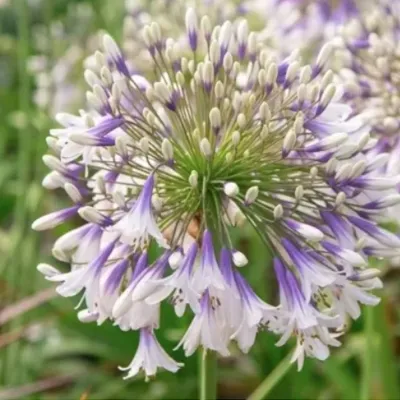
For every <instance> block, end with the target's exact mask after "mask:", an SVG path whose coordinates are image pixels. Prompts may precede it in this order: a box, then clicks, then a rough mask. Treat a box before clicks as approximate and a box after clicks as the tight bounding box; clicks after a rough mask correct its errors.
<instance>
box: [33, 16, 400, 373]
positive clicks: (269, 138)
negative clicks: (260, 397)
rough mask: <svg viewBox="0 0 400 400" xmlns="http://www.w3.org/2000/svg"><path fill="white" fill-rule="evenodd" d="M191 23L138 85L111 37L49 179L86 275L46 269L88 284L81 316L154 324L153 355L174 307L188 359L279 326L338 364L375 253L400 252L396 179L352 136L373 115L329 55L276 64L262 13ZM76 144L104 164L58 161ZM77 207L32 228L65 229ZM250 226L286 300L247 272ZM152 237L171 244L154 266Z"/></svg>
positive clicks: (60, 249) (364, 299) (61, 244)
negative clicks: (182, 321)
mask: <svg viewBox="0 0 400 400" xmlns="http://www.w3.org/2000/svg"><path fill="white" fill-rule="evenodd" d="M186 22H187V23H186V28H187V29H186V33H185V34H184V35H183V38H182V35H180V36H179V38H178V39H177V40H174V39H168V40H167V41H164V40H163V36H162V34H161V28H160V26H159V25H158V24H157V23H152V24H151V25H150V26H146V27H145V28H144V29H143V32H144V39H145V43H146V46H147V50H148V53H149V59H150V63H151V68H150V69H151V70H152V71H153V73H152V75H151V76H150V77H149V78H148V79H149V80H146V79H145V78H142V79H140V77H138V75H130V70H129V68H128V67H127V66H128V65H129V60H127V59H126V56H125V55H124V53H123V52H122V50H120V49H119V47H118V46H117V44H116V43H115V42H114V40H113V39H112V38H111V37H110V36H108V35H107V36H105V39H104V49H103V50H104V53H100V54H101V55H99V54H97V58H96V59H97V63H98V64H99V65H97V68H96V69H94V70H92V71H91V73H92V74H95V76H97V78H99V76H98V75H96V74H98V70H102V71H103V74H107V76H109V77H110V80H107V81H104V80H102V81H101V83H96V84H94V85H93V86H92V92H90V93H91V95H89V98H91V105H92V109H91V110H90V112H91V113H93V114H94V115H96V116H97V118H93V121H94V124H92V126H91V127H90V128H88V127H86V129H85V130H84V131H82V132H73V133H68V141H66V142H64V143H63V142H62V141H61V142H60V143H58V146H59V147H56V148H55V149H53V148H52V149H53V150H54V151H55V155H54V156H47V157H46V158H45V162H46V165H47V166H49V167H50V168H51V169H52V170H53V172H55V174H53V175H52V177H51V178H48V179H47V180H46V182H47V183H48V184H47V185H46V186H48V187H52V188H55V187H62V188H64V189H65V190H66V192H67V193H68V195H69V197H70V198H71V199H72V200H73V202H74V204H75V206H74V213H73V215H79V216H80V217H82V219H83V220H85V221H86V222H87V224H86V225H84V227H82V228H78V229H75V230H73V231H71V232H70V233H67V234H65V235H64V236H63V237H61V238H60V239H59V240H58V241H57V242H56V244H55V246H54V249H53V252H54V255H55V256H56V258H58V259H59V260H60V261H63V262H67V263H70V264H71V265H72V271H71V272H70V273H67V274H61V275H58V274H57V273H55V272H54V270H53V269H49V268H47V267H46V268H45V267H41V270H43V271H44V273H45V274H46V275H47V276H48V279H51V280H58V281H62V282H64V283H63V284H62V285H66V286H68V287H69V288H72V289H73V290H72V289H71V291H64V290H62V293H61V294H64V295H68V294H72V293H78V292H79V291H81V290H83V289H84V290H85V298H84V300H85V303H86V304H85V305H86V309H87V311H83V312H82V311H81V314H80V318H81V319H82V320H85V321H91V320H97V322H98V323H100V322H102V321H104V320H105V319H106V318H109V319H110V320H112V321H113V322H114V324H115V325H118V326H119V327H120V328H121V329H123V330H130V329H132V330H141V332H142V333H141V335H147V336H148V337H149V338H150V339H151V340H150V342H151V346H150V348H151V349H153V350H154V349H155V348H157V349H159V347H158V345H157V346H155V345H154V340H153V339H154V336H152V335H153V333H152V332H153V330H154V329H157V328H158V327H159V324H160V318H159V316H160V303H161V302H163V301H164V300H168V299H169V300H171V303H172V304H173V305H174V306H175V309H176V313H177V314H178V316H180V315H182V314H183V313H184V312H190V313H192V312H193V313H194V317H193V320H192V323H191V324H190V326H189V328H188V330H187V332H186V333H185V334H184V335H183V338H182V340H181V342H180V344H181V345H182V346H183V348H184V350H185V353H186V355H188V356H189V355H190V354H192V353H193V352H194V351H195V350H196V349H197V348H198V347H199V346H202V347H205V348H206V349H209V350H210V351H216V352H218V353H219V354H221V355H222V356H227V355H228V354H229V353H230V351H229V346H230V344H231V342H232V341H236V342H237V343H238V345H239V347H240V348H241V349H242V350H243V351H246V352H247V351H249V350H250V348H251V347H252V345H253V343H254V341H255V338H256V334H257V332H259V331H262V330H269V331H271V332H273V333H275V334H278V335H281V339H280V340H279V342H278V343H279V344H283V343H285V342H286V341H287V340H288V339H289V337H290V336H292V335H294V336H296V337H297V343H298V344H297V350H296V353H295V357H294V359H298V360H299V362H300V365H301V364H302V360H303V358H304V356H305V355H307V356H313V357H316V358H319V359H324V358H326V357H327V356H328V354H329V349H328V347H329V346H337V345H339V342H338V340H337V339H336V338H337V337H338V335H339V334H341V325H342V324H343V321H344V318H345V317H346V315H347V314H349V315H350V316H352V317H354V318H355V317H357V316H358V309H357V307H358V306H359V303H363V304H371V305H372V304H376V299H375V298H373V297H371V296H373V295H372V294H371V293H369V292H370V290H372V289H373V288H375V287H378V286H379V281H377V279H375V277H376V271H375V270H372V271H371V270H369V269H368V268H367V267H366V265H367V257H368V256H378V257H386V256H387V254H389V253H390V254H393V253H395V252H398V251H399V245H400V239H398V238H397V237H396V236H395V235H393V234H391V233H389V232H387V231H386V230H385V229H384V228H383V227H381V226H380V225H379V221H380V217H381V216H382V214H383V212H384V211H383V208H384V207H382V204H387V202H390V201H393V200H391V199H390V198H386V199H385V201H383V203H379V202H377V203H374V202H373V201H372V202H371V201H370V200H368V201H367V200H366V199H368V198H369V196H370V193H371V192H374V191H375V192H379V191H380V190H381V189H382V186H384V187H385V188H387V189H388V190H389V189H394V187H395V184H396V182H395V179H394V180H384V181H382V180H381V179H380V177H381V175H380V174H381V172H380V168H381V163H380V161H379V160H378V161H376V160H373V159H371V158H368V157H367V156H366V153H368V151H367V150H369V149H371V148H372V147H373V145H374V143H373V141H372V140H371V139H370V136H369V132H368V131H366V132H364V133H363V134H361V135H357V134H355V137H354V134H353V132H352V131H353V129H355V130H359V129H360V122H359V119H358V116H357V115H354V113H353V111H352V109H351V108H350V107H349V106H348V105H346V104H344V103H343V100H342V99H341V92H340V90H339V89H337V88H336V85H335V83H333V74H332V72H330V71H326V68H327V64H328V61H329V57H330V55H331V52H332V46H331V45H327V46H324V47H323V48H322V49H321V52H320V54H319V56H318V57H317V59H316V61H315V62H313V63H312V64H311V65H302V64H301V61H300V58H299V57H297V55H296V54H291V55H290V56H289V57H287V58H285V59H284V60H283V61H281V62H276V60H275V58H274V57H269V51H268V48H267V47H265V45H264V41H263V40H262V39H261V38H260V39H259V38H258V37H257V35H256V34H255V33H254V32H251V31H250V29H249V27H248V25H247V22H246V20H243V22H241V23H240V24H233V23H231V22H230V21H225V22H224V23H223V24H222V25H221V26H216V27H214V28H213V27H212V23H211V21H210V18H209V17H207V16H203V18H202V19H201V20H200V21H199V20H198V19H197V16H196V13H195V12H194V10H189V11H188V14H187V18H186ZM199 22H200V23H199ZM106 70H107V71H109V72H105V71H106ZM94 80H95V79H94ZM96 82H97V80H96ZM105 121H106V123H105ZM111 122H115V124H114V123H111ZM104 124H106V127H107V129H106V128H105V125H104ZM362 128H363V129H364V127H362ZM115 131H117V132H115ZM99 132H101V134H99ZM93 136H94V137H96V138H97V139H93ZM105 139H107V140H105ZM109 139H110V140H109ZM70 142H74V143H78V144H80V145H83V146H85V148H86V147H87V148H89V149H90V150H91V157H85V156H84V154H83V153H81V154H79V155H78V156H77V157H76V158H73V159H72V160H69V161H68V162H67V160H65V159H61V160H60V159H59V158H60V157H61V158H62V156H61V154H62V148H63V146H68V145H69V144H70ZM60 147H61V148H60ZM49 182H51V184H49ZM61 214H62V218H61V219H60V217H59V214H56V215H55V216H50V217H46V218H45V219H44V220H40V219H39V222H36V223H34V224H33V227H34V228H36V229H40V228H43V229H44V228H51V227H52V226H55V225H56V224H58V223H61V222H62V221H63V220H64V219H65V218H64V214H63V213H61ZM67 214H68V215H69V213H68V212H67ZM52 218H54V223H53V222H52V221H53V220H52ZM43 221H44V222H43ZM246 223H247V224H248V225H249V226H251V227H252V228H253V229H254V230H255V232H256V233H257V234H258V235H259V237H260V239H261V240H262V242H263V243H264V244H265V246H267V247H268V249H269V250H270V252H271V253H272V254H273V255H274V258H275V267H276V268H275V269H276V278H277V279H276V281H277V283H278V284H279V287H280V294H281V295H280V302H281V303H280V304H279V305H276V306H270V305H269V304H267V303H265V302H264V301H263V300H262V299H261V298H260V297H259V296H258V295H257V294H256V293H255V291H254V290H253V288H251V286H250V285H249V283H248V282H247V281H246V279H245V277H244V276H245V275H244V274H241V273H240V272H239V271H238V268H243V267H244V268H251V267H252V262H251V261H252V260H251V258H250V259H248V258H247V256H246V255H245V254H244V253H241V252H240V251H239V250H238V249H236V248H235V247H234V245H233V243H232V238H231V229H237V227H238V226H241V225H243V224H246ZM93 232H96V233H97V236H96V237H94V238H91V236H90V235H89V234H93ZM88 238H89V239H90V238H91V239H90V240H89V239H88ZM99 238H100V239H99ZM153 244H154V245H155V246H158V248H161V247H162V248H164V249H163V250H162V254H160V255H159V256H152V257H153V258H151V259H149V254H154V252H150V251H149V248H152V246H153ZM165 248H167V249H165ZM219 249H222V251H221V257H220V258H219V260H218V259H217V257H216V252H217V251H218V250H219ZM168 264H169V265H170V266H171V268H172V270H173V271H172V272H171V271H169V268H168ZM75 274H77V275H78V276H79V279H76V280H75ZM360 277H364V278H365V277H368V279H367V278H365V279H362V278H360ZM81 278H83V279H81ZM187 304H189V306H190V307H186V305H187ZM188 308H190V310H188ZM235 311H236V312H235ZM146 329H147V330H148V331H147V333H146V331H144V330H146ZM149 332H150V333H149ZM149 335H150V336H149ZM147 336H146V337H147ZM140 348H142V346H140ZM144 348H147V347H146V346H144ZM157 352H158V350H157ZM139 353H140V354H142V352H139ZM143 354H144V353H143ZM138 357H139V356H138ZM143 357H144V356H143ZM143 357H142V355H140V357H139V358H137V359H135V360H134V362H133V365H132V366H131V372H130V374H129V376H133V375H134V374H135V373H137V372H138V370H139V368H138V367H139V366H140V365H142V363H143V362H145V361H144V360H145V358H143ZM162 358H163V357H162ZM146 360H147V359H146ZM146 362H147V361H146ZM150 364H151V363H150ZM146 365H147V364H146ZM151 365H152V366H153V367H154V365H153V364H151ZM146 368H147V367H145V368H144V369H146ZM171 369H173V368H171ZM148 371H151V372H152V373H153V371H154V368H150V367H149V369H148ZM154 372H155V371H154ZM148 374H149V375H150V373H148Z"/></svg>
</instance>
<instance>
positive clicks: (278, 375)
mask: <svg viewBox="0 0 400 400" xmlns="http://www.w3.org/2000/svg"><path fill="white" fill-rule="evenodd" d="M291 357H292V354H291V352H290V353H289V354H288V355H287V356H286V357H285V358H284V359H283V360H282V361H281V362H280V363H279V364H278V365H277V366H276V368H275V369H274V370H273V371H272V372H271V373H270V374H269V375H268V376H267V377H266V378H265V379H264V380H263V381H262V382H261V384H260V385H259V386H258V387H257V389H256V390H255V391H254V392H253V393H252V394H251V395H250V396H249V397H248V399H247V400H262V399H266V396H267V395H268V394H269V392H270V391H271V390H272V389H273V388H274V387H275V386H276V385H277V384H278V383H279V381H280V380H281V379H282V378H283V377H284V376H285V375H286V373H287V372H288V371H289V369H290V367H291V366H292V363H291V362H290V359H291Z"/></svg>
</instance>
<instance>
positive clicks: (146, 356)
mask: <svg viewBox="0 0 400 400" xmlns="http://www.w3.org/2000/svg"><path fill="white" fill-rule="evenodd" d="M182 366H183V364H182V363H178V362H176V361H175V360H173V359H172V358H171V357H170V356H169V355H168V354H167V353H166V352H165V350H164V349H163V348H162V347H161V345H160V344H159V343H158V341H157V339H156V337H155V335H154V332H153V330H152V329H149V328H142V329H140V338H139V347H138V349H137V351H136V354H135V357H134V358H133V360H132V362H131V363H130V364H129V365H128V366H127V367H124V368H122V367H120V370H122V371H128V373H127V375H126V376H125V377H124V379H129V378H131V377H132V376H135V375H137V373H138V372H139V371H140V370H143V371H144V373H145V375H146V379H147V378H149V377H151V376H154V375H155V374H156V372H157V369H158V368H163V369H165V370H167V371H170V372H176V371H178V369H179V368H181V367H182Z"/></svg>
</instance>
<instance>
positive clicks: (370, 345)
mask: <svg viewBox="0 0 400 400" xmlns="http://www.w3.org/2000/svg"><path fill="white" fill-rule="evenodd" d="M364 315H365V328H364V335H365V341H366V343H365V351H364V354H363V356H362V379H361V388H360V390H361V393H360V399H361V400H368V399H369V398H370V389H371V383H372V382H371V381H372V379H373V363H374V352H375V340H374V339H375V338H374V336H375V333H374V309H373V308H372V307H366V310H365V314H364Z"/></svg>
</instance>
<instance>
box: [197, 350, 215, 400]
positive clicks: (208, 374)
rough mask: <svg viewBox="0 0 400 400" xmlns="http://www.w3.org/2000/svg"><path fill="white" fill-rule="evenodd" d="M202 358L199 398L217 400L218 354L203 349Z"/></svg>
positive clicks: (200, 353) (200, 355)
mask: <svg viewBox="0 0 400 400" xmlns="http://www.w3.org/2000/svg"><path fill="white" fill-rule="evenodd" d="M199 357H200V360H199V361H200V362H199V364H200V376H199V389H200V393H199V395H200V396H199V398H200V400H215V399H216V398H217V381H218V379H217V354H216V353H215V351H211V350H207V349H202V350H201V351H200V352H199Z"/></svg>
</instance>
